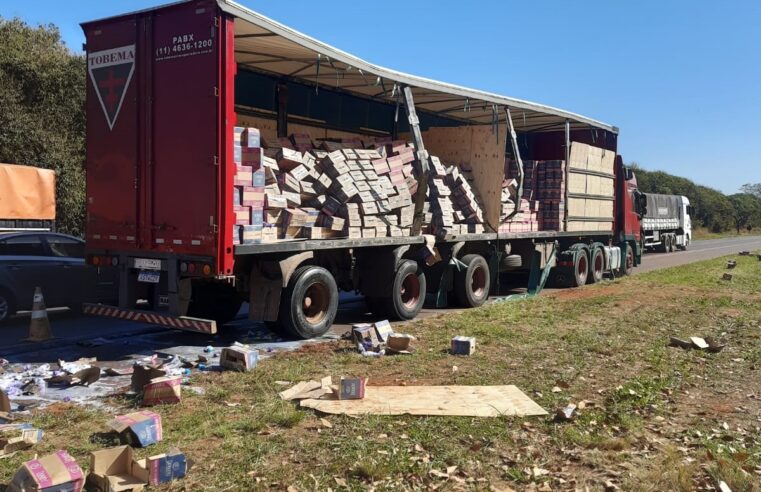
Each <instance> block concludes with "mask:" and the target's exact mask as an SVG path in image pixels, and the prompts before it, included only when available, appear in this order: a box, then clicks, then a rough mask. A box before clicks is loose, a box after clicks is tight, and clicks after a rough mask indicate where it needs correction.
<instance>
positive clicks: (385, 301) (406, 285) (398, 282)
mask: <svg viewBox="0 0 761 492" xmlns="http://www.w3.org/2000/svg"><path fill="white" fill-rule="evenodd" d="M426 288H427V286H426V280H425V273H423V271H422V270H421V269H420V267H419V266H418V264H417V263H416V262H414V261H412V260H403V261H402V262H401V263H400V264H399V266H398V267H397V269H396V272H395V273H394V278H393V280H392V282H391V285H390V290H389V292H388V293H387V294H386V295H384V296H380V297H377V296H369V297H366V298H365V300H366V302H367V307H368V309H369V310H370V311H371V312H372V313H373V314H374V315H376V316H386V317H388V318H390V319H393V320H398V321H406V320H410V319H413V318H415V317H416V316H417V315H418V314H419V313H420V310H421V309H423V304H424V303H425V293H426Z"/></svg>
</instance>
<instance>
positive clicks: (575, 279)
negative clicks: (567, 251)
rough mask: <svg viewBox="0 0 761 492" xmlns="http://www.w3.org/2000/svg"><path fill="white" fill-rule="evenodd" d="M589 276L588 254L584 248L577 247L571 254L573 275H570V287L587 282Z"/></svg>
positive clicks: (579, 285)
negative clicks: (574, 252)
mask: <svg viewBox="0 0 761 492" xmlns="http://www.w3.org/2000/svg"><path fill="white" fill-rule="evenodd" d="M588 277H589V255H588V254H587V250H586V249H579V250H578V251H576V254H574V255H573V275H571V278H570V281H571V287H581V286H582V285H584V284H586V283H587V278H588Z"/></svg>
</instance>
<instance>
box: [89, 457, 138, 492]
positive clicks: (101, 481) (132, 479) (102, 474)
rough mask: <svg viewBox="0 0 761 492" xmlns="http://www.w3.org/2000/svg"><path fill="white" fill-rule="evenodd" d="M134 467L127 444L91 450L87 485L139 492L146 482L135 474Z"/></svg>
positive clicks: (115, 491)
mask: <svg viewBox="0 0 761 492" xmlns="http://www.w3.org/2000/svg"><path fill="white" fill-rule="evenodd" d="M134 468H135V460H134V458H133V456H132V448H131V447H129V446H117V447H115V448H107V449H100V450H98V451H93V452H92V453H90V473H89V475H88V476H87V487H88V489H90V488H96V489H97V490H100V491H102V492H124V491H132V492H140V491H142V490H143V489H145V486H146V485H147V484H148V482H147V480H143V479H142V478H141V477H139V476H137V475H136V474H135V473H134Z"/></svg>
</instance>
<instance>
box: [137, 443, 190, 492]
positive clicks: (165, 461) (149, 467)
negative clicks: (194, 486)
mask: <svg viewBox="0 0 761 492" xmlns="http://www.w3.org/2000/svg"><path fill="white" fill-rule="evenodd" d="M188 467H189V465H188V459H187V458H186V457H185V455H184V454H183V453H182V452H181V451H180V450H179V449H177V448H172V449H170V450H169V452H168V453H163V454H157V455H155V456H149V457H148V458H146V459H142V460H137V461H136V462H135V467H134V468H133V473H134V474H135V475H137V476H139V477H140V478H141V479H142V480H145V481H146V482H148V485H161V484H164V483H170V482H172V481H174V480H178V479H180V478H183V477H185V475H186V474H187V472H188Z"/></svg>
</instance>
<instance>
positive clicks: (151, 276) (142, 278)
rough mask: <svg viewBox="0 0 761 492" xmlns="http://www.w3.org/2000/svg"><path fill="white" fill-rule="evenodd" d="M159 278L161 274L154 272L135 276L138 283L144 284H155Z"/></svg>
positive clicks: (143, 272)
mask: <svg viewBox="0 0 761 492" xmlns="http://www.w3.org/2000/svg"><path fill="white" fill-rule="evenodd" d="M160 278H161V272H154V271H145V270H144V271H142V272H140V273H138V274H137V281H138V282H145V283H146V284H157V283H159V279H160Z"/></svg>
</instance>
